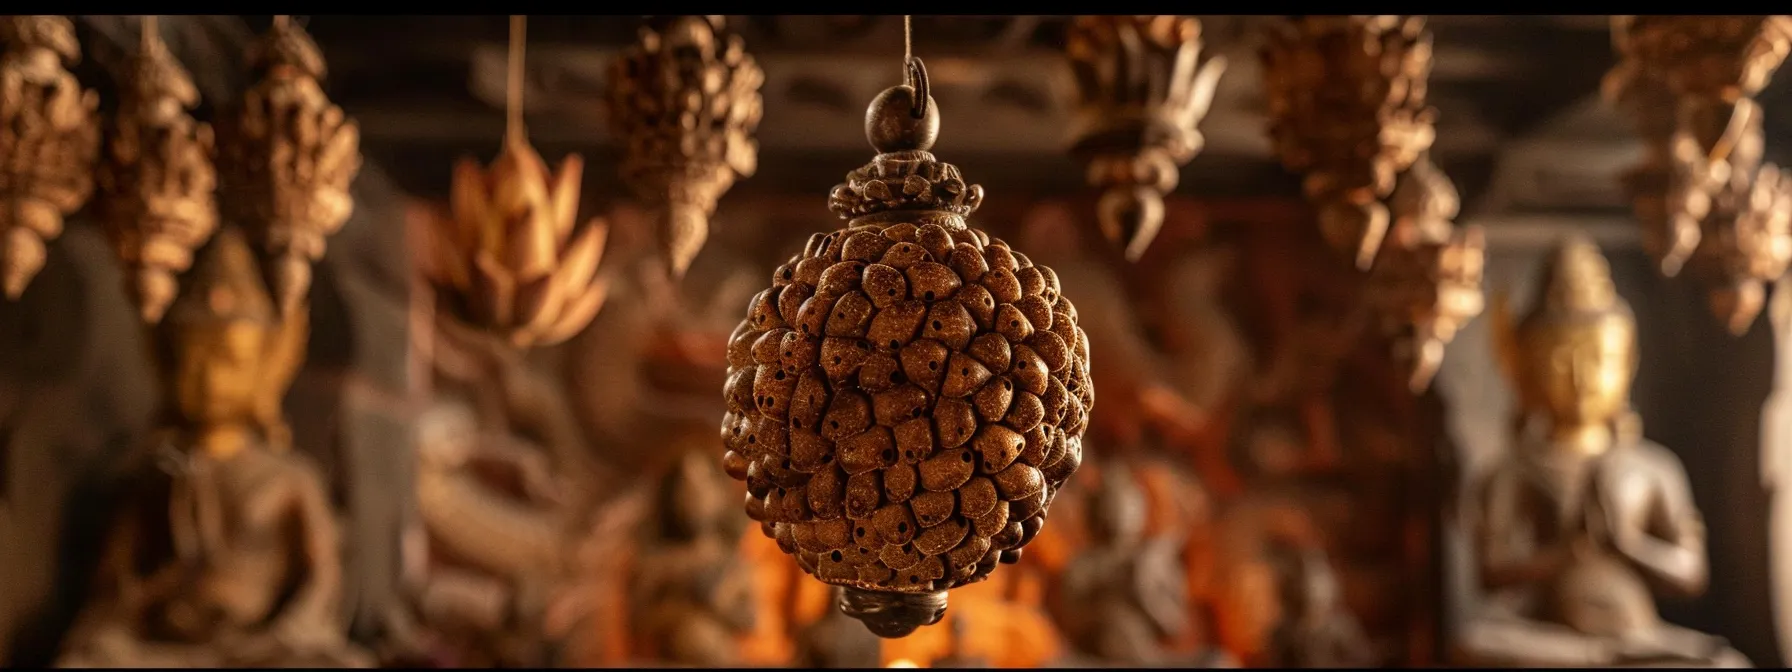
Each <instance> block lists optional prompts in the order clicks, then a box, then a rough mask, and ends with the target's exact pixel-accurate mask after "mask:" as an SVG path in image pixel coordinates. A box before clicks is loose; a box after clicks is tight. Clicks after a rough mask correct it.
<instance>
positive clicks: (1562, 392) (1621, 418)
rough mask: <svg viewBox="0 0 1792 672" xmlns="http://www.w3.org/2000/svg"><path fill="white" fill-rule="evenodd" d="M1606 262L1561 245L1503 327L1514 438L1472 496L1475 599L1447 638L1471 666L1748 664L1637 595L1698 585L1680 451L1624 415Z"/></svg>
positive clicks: (1633, 355)
mask: <svg viewBox="0 0 1792 672" xmlns="http://www.w3.org/2000/svg"><path fill="white" fill-rule="evenodd" d="M1610 273H1611V272H1610V269H1609V267H1608V264H1607V262H1606V260H1605V257H1604V256H1603V255H1601V254H1600V253H1599V249H1598V248H1597V247H1596V246H1595V245H1594V244H1593V243H1592V242H1591V241H1589V240H1586V239H1584V238H1579V237H1577V238H1573V239H1570V240H1568V241H1566V242H1565V243H1563V245H1562V246H1561V247H1560V248H1559V249H1558V250H1557V251H1556V253H1555V255H1554V257H1553V258H1552V259H1551V260H1550V263H1549V266H1548V267H1547V268H1546V270H1545V274H1544V282H1543V287H1542V291H1541V292H1539V295H1538V297H1537V300H1536V303H1535V304H1534V306H1533V307H1532V308H1531V312H1530V314H1529V315H1528V316H1526V317H1525V318H1524V320H1523V321H1521V322H1520V323H1519V324H1518V325H1517V328H1516V329H1515V330H1511V329H1504V330H1502V331H1503V332H1504V333H1502V336H1505V337H1506V338H1505V339H1504V340H1503V344H1504V345H1505V346H1506V347H1504V348H1503V351H1504V353H1503V354H1505V355H1506V357H1505V360H1506V362H1507V363H1508V364H1509V366H1510V369H1511V371H1510V373H1511V374H1512V378H1513V379H1514V382H1515V383H1516V387H1517V389H1518V393H1519V400H1520V407H1521V416H1520V425H1519V435H1518V436H1517V440H1516V442H1515V445H1514V446H1513V449H1512V452H1511V454H1510V455H1508V456H1507V457H1506V459H1505V460H1504V461H1503V462H1502V463H1501V464H1498V465H1497V466H1495V467H1494V468H1493V470H1492V471H1491V472H1490V473H1489V474H1488V475H1487V476H1486V477H1485V480H1484V481H1483V482H1482V483H1481V484H1480V487H1479V490H1478V492H1477V493H1476V495H1477V496H1476V498H1475V500H1474V501H1475V504H1477V505H1478V507H1479V508H1478V511H1476V512H1475V514H1476V515H1475V516H1474V519H1473V527H1472V529H1473V531H1474V535H1475V542H1476V549H1475V550H1476V555H1475V557H1476V558H1477V560H1478V561H1479V571H1480V583H1481V585H1482V587H1483V588H1484V589H1485V591H1486V595H1485V596H1484V604H1482V605H1479V607H1480V610H1479V611H1480V613H1477V614H1476V615H1475V616H1474V617H1473V618H1471V620H1470V622H1469V623H1467V624H1466V625H1465V627H1464V628H1463V629H1462V631H1461V632H1460V633H1459V634H1458V636H1457V640H1456V642H1455V644H1456V646H1457V648H1458V650H1459V652H1460V653H1461V654H1462V656H1463V657H1464V658H1465V660H1464V661H1463V662H1466V663H1469V664H1477V665H1493V666H1512V667H1525V666H1529V667H1570V666H1634V665H1671V666H1678V667H1694V666H1698V667H1747V666H1748V661H1747V660H1746V659H1744V658H1743V657H1742V656H1741V654H1739V653H1737V652H1736V651H1735V650H1733V649H1731V648H1730V647H1729V646H1728V645H1727V643H1726V642H1725V641H1724V640H1723V639H1721V638H1718V637H1714V636H1711V635H1706V634H1703V633H1699V632H1694V631H1692V630H1688V629H1686V628H1681V627H1678V626H1674V625H1670V624H1667V623H1664V622H1662V621H1661V617H1660V615H1659V613H1658V612H1657V610H1656V606H1655V599H1654V597H1655V596H1654V595H1653V593H1652V590H1661V591H1663V592H1666V593H1669V594H1672V595H1679V596H1691V595H1696V594H1698V593H1700V592H1702V591H1703V590H1704V589H1705V585H1706V581H1707V578H1708V576H1707V572H1708V569H1709V568H1708V566H1707V564H1706V557H1705V525H1704V522H1703V519H1702V517H1701V516H1700V514H1699V511H1698V509H1697V508H1696V507H1695V505H1694V503H1693V498H1692V492H1691V489H1690V487H1689V486H1688V484H1687V480H1686V472H1685V470H1684V468H1683V467H1681V465H1680V462H1679V460H1678V459H1677V458H1675V456H1674V454H1673V453H1672V452H1669V451H1668V450H1667V449H1666V448H1663V447H1661V446H1659V445H1656V444H1654V443H1651V442H1649V441H1647V440H1645V439H1643V438H1642V432H1641V428H1640V423H1639V421H1638V420H1637V418H1636V415H1635V413H1633V412H1632V411H1631V410H1630V404H1629V395H1630V384H1631V380H1632V376H1634V374H1635V372H1636V366H1637V359H1638V353H1637V345H1636V322H1635V318H1634V317H1633V316H1632V315H1631V312H1630V308H1629V306H1627V305H1626V304H1625V303H1624V301H1623V300H1622V299H1621V298H1619V297H1618V294H1617V291H1616V290H1615V288H1614V287H1613V285H1612V280H1611V275H1610Z"/></svg>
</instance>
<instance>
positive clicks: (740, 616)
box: [630, 451, 756, 667]
mask: <svg viewBox="0 0 1792 672" xmlns="http://www.w3.org/2000/svg"><path fill="white" fill-rule="evenodd" d="M724 478H725V475H724V474H723V473H722V472H721V470H720V468H719V467H717V466H716V464H715V460H713V459H710V457H709V456H708V455H707V454H705V453H702V452H699V451H687V452H686V453H685V454H684V455H683V456H682V457H681V458H680V459H679V460H678V462H677V463H675V464H674V465H673V468H672V471H671V472H670V473H668V474H667V475H666V477H665V480H664V481H663V482H662V483H661V484H660V491H659V497H658V502H656V504H657V506H656V508H657V515H658V521H657V523H658V524H657V525H651V526H650V527H649V530H648V532H649V533H648V535H647V538H645V539H643V540H642V545H641V549H640V553H639V555H638V556H637V559H636V562H635V576H634V581H633V584H634V585H633V594H632V595H631V598H630V603H631V604H632V605H633V606H632V609H631V611H632V618H631V619H630V622H631V624H632V627H633V628H634V629H635V633H634V639H635V641H637V642H639V643H640V644H642V645H644V646H645V647H646V651H645V652H644V654H645V655H644V656H641V657H651V658H653V659H655V660H657V661H659V662H664V663H670V664H674V665H694V666H699V667H726V666H729V665H734V664H737V663H738V661H739V659H740V652H739V651H738V650H737V647H736V644H735V639H736V637H738V636H740V635H742V634H745V633H747V632H749V631H751V630H752V628H753V625H754V620H755V607H756V604H755V601H754V598H755V596H754V591H753V583H752V578H753V574H752V571H751V568H750V567H749V566H748V565H747V564H746V563H744V562H742V561H741V560H740V558H739V555H738V553H737V549H738V548H739V547H740V537H741V530H742V526H741V521H742V520H743V518H742V517H741V516H740V515H739V514H738V513H737V512H736V511H735V510H734V506H733V504H734V502H733V501H732V500H733V497H732V496H730V493H733V492H735V490H734V488H732V487H730V485H731V484H730V483H728V482H727V481H726V480H723V479H724Z"/></svg>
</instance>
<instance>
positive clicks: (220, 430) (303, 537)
mask: <svg viewBox="0 0 1792 672" xmlns="http://www.w3.org/2000/svg"><path fill="white" fill-rule="evenodd" d="M262 282H263V281H262V276H261V272H260V269H259V268H257V265H256V258H255V256H254V254H253V253H252V252H251V251H250V248H249V245H248V244H247V242H246V241H245V239H244V237H243V236H242V235H241V234H240V233H239V232H237V231H236V230H235V229H225V230H223V231H221V232H220V233H219V234H218V235H217V236H216V237H215V238H214V240H213V242H212V244H211V246H210V247H209V248H207V250H206V252H205V256H204V257H202V259H201V261H200V264H199V266H198V268H196V269H194V278H193V280H192V282H191V285H190V286H189V287H188V288H187V289H186V291H184V292H182V293H181V295H180V298H178V299H176V300H175V302H174V304H173V305H172V307H171V308H170V309H169V312H168V315H167V316H166V318H165V319H163V320H162V322H161V323H160V325H159V326H158V329H157V331H156V345H157V348H158V352H159V354H160V356H161V361H160V364H161V365H162V374H163V378H164V380H163V382H164V384H165V394H166V397H165V399H164V404H165V406H164V419H163V422H162V426H161V427H160V429H159V430H158V431H157V432H156V433H155V434H154V435H153V436H152V437H151V440H150V442H149V445H148V448H149V450H150V451H151V454H150V455H149V457H153V461H151V462H148V463H145V464H144V465H143V466H142V472H141V476H142V478H140V479H138V480H137V482H136V483H135V486H136V487H135V488H134V489H133V490H132V491H131V493H130V500H129V501H128V503H127V504H126V505H125V506H124V507H123V508H122V509H121V510H120V516H119V518H118V519H117V521H116V523H115V526H114V527H113V528H112V533H111V535H110V536H109V537H108V538H107V541H106V545H105V550H104V555H103V557H102V560H101V566H100V573H99V576H98V577H97V581H96V583H95V585H94V596H93V598H92V601H91V602H90V603H89V604H88V606H87V608H86V610H85V611H84V613H83V615H82V617H81V619H80V621H79V622H78V623H77V624H76V626H75V628H74V630H73V631H72V632H71V633H70V635H69V636H68V637H67V638H66V639H65V644H64V649H63V656H62V658H61V660H60V661H59V665H61V666H65V667H280V666H297V667H367V666H370V664H371V662H372V661H371V659H370V657H369V656H367V654H365V653H364V652H362V651H360V650H358V649H356V648H355V647H354V646H352V645H350V644H349V643H348V642H347V641H346V638H345V637H344V631H345V629H346V624H345V623H343V621H342V618H341V614H340V610H341V608H342V604H341V590H342V563H341V558H340V556H339V554H340V553H341V545H340V542H339V535H338V530H337V522H336V516H335V514H334V513H333V512H332V511H331V510H330V502H329V494H328V489H327V486H326V485H325V483H324V480H323V476H322V474H321V473H320V472H319V470H318V468H317V466H316V465H315V464H314V463H313V462H311V461H310V460H309V459H307V458H306V457H305V456H304V455H301V454H298V453H294V452H290V451H289V450H288V446H289V439H288V435H287V432H286V431H285V427H284V425H283V424H282V423H280V422H279V421H278V420H279V418H278V412H279V401H280V398H281V397H282V396H284V394H285V392H286V388H287V386H288V384H290V383H291V381H292V378H293V376H294V375H295V374H296V373H297V371H298V365H299V361H300V359H301V357H302V356H303V352H304V347H305V338H306V312H305V309H304V308H303V307H302V306H301V307H300V308H299V309H298V310H295V311H292V312H289V313H287V314H286V315H284V316H282V315H280V314H279V313H278V311H277V310H276V308H275V305H274V302H273V299H272V298H271V297H270V296H269V294H268V292H267V290H266V288H265V287H264V286H263V284H262ZM270 413H271V414H273V415H272V416H270Z"/></svg>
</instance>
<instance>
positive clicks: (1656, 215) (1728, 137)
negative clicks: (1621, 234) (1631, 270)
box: [1605, 15, 1792, 334]
mask: <svg viewBox="0 0 1792 672" xmlns="http://www.w3.org/2000/svg"><path fill="white" fill-rule="evenodd" d="M1612 30H1613V33H1614V35H1615V36H1616V37H1615V39H1614V43H1615V45H1616V47H1617V49H1618V51H1619V54H1620V56H1622V61H1621V62H1620V64H1619V66H1618V67H1617V68H1615V69H1614V70H1613V71H1612V73H1610V74H1609V75H1608V76H1607V80H1606V85H1605V92H1606V95H1607V97H1608V98H1611V99H1613V100H1615V101H1616V102H1618V103H1620V104H1622V105H1624V106H1626V107H1627V108H1629V109H1630V110H1631V111H1632V112H1633V113H1634V114H1635V115H1636V116H1637V117H1638V122H1639V128H1640V130H1641V131H1642V132H1643V135H1644V140H1645V142H1646V143H1647V144H1648V145H1649V146H1650V147H1651V153H1650V155H1649V158H1648V160H1647V161H1646V162H1645V163H1644V164H1643V165H1641V166H1639V167H1638V168H1636V169H1634V170H1633V172H1632V176H1633V178H1632V180H1631V181H1630V183H1629V184H1628V186H1629V187H1630V188H1631V197H1632V199H1633V201H1634V206H1635V210H1636V213H1637V218H1638V220H1640V223H1641V224H1642V226H1643V230H1644V239H1645V242H1646V243H1647V244H1648V246H1649V251H1650V252H1651V253H1652V254H1653V255H1654V256H1655V257H1656V259H1657V260H1658V261H1659V262H1660V266H1661V270H1662V272H1663V273H1664V274H1666V275H1670V276H1671V275H1675V274H1677V273H1678V272H1679V271H1680V269H1681V267H1682V265H1684V266H1685V267H1687V268H1690V269H1692V272H1693V273H1694V274H1695V275H1696V276H1697V277H1698V279H1699V280H1700V281H1701V283H1702V284H1704V285H1706V287H1707V292H1708V295H1709V303H1710V305H1711V309H1712V311H1713V312H1714V313H1715V314H1716V315H1717V317H1718V318H1719V319H1721V320H1723V321H1724V323H1725V325H1726V326H1727V327H1728V328H1729V329H1730V330H1731V331H1732V332H1734V333H1738V334H1740V333H1742V332H1744V331H1747V330H1748V328H1749V326H1750V325H1752V324H1754V321H1755V317H1756V316H1757V315H1759V314H1760V312H1761V309H1762V307H1763V306H1764V305H1765V303H1766V285H1767V283H1770V282H1773V281H1775V280H1777V279H1778V278H1779V277H1780V276H1782V275H1784V274H1785V272H1786V268H1787V266H1788V264H1789V263H1792V180H1788V179H1787V178H1786V177H1785V176H1784V175H1783V174H1782V173H1783V171H1782V169H1781V168H1779V167H1778V166H1775V165H1773V164H1770V163H1765V162H1763V160H1762V155H1763V150H1764V145H1765V144H1766V143H1765V137H1764V131H1763V128H1762V110H1761V106H1760V105H1759V104H1758V103H1756V102H1755V101H1754V97H1755V96H1756V95H1757V94H1759V93H1760V91H1761V90H1762V89H1763V88H1764V87H1766V85H1767V83H1768V81H1769V80H1770V79H1771V78H1772V77H1773V73H1774V71H1775V70H1777V69H1778V68H1779V66H1780V65H1781V64H1782V63H1783V62H1784V61H1785V59H1786V56H1787V53H1788V52H1792V16H1785V15H1754V16H1620V17H1614V20H1613V26H1612ZM1662 109H1670V110H1672V115H1671V116H1667V115H1664V114H1663V113H1662V112H1661V110H1662ZM1664 117H1665V118H1664Z"/></svg>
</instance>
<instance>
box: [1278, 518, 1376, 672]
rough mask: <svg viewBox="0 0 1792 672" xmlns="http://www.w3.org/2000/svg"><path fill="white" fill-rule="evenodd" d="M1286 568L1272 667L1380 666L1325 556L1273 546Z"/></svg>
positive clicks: (1319, 552)
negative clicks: (1349, 608) (1345, 602)
mask: <svg viewBox="0 0 1792 672" xmlns="http://www.w3.org/2000/svg"><path fill="white" fill-rule="evenodd" d="M1274 546H1276V547H1277V548H1275V549H1274V551H1272V553H1273V554H1275V555H1279V556H1281V558H1280V559H1281V560H1282V563H1281V564H1282V565H1283V567H1281V568H1279V569H1280V570H1281V574H1282V576H1281V577H1280V578H1281V581H1280V582H1279V583H1280V584H1281V585H1280V586H1279V589H1278V597H1279V598H1280V602H1281V606H1282V608H1281V616H1282V617H1281V621H1280V622H1279V623H1278V624H1277V625H1276V628H1275V631H1274V632H1273V634H1271V635H1270V646H1269V652H1270V663H1271V664H1273V665H1275V666H1277V667H1292V668H1301V669H1324V668H1366V667H1372V666H1375V665H1377V664H1379V663H1380V662H1381V656H1379V655H1377V652H1376V650H1375V648H1374V646H1373V645H1371V643H1370V642H1369V638H1368V635H1366V634H1365V633H1364V632H1363V628H1362V625H1361V624H1360V623H1358V622H1357V620H1356V616H1355V615H1354V614H1351V613H1350V612H1349V611H1348V610H1347V609H1346V608H1345V605H1344V596H1343V594H1342V591H1341V590H1340V588H1341V587H1340V586H1339V585H1338V575H1337V573H1336V572H1333V571H1332V565H1331V560H1330V559H1329V558H1328V557H1327V556H1326V554H1325V552H1324V551H1322V550H1320V549H1317V548H1312V547H1295V546H1294V545H1292V544H1275V545H1274Z"/></svg>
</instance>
